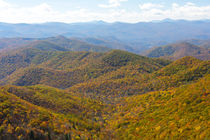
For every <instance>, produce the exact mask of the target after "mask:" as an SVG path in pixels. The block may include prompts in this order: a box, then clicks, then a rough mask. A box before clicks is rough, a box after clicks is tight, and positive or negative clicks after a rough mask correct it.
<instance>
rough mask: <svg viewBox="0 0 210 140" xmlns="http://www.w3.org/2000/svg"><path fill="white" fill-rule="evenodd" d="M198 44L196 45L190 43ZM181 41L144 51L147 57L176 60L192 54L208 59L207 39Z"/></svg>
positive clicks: (209, 55)
mask: <svg viewBox="0 0 210 140" xmlns="http://www.w3.org/2000/svg"><path fill="white" fill-rule="evenodd" d="M188 42H192V43H194V44H198V46H196V45H193V44H190V43H188ZM188 42H182V43H175V44H171V45H166V46H162V47H154V48H152V49H150V50H148V51H147V52H146V56H148V57H162V58H167V59H172V60H176V59H179V58H182V57H184V56H193V57H196V58H198V59H202V60H209V59H210V49H209V47H208V45H209V42H208V41H188Z"/></svg>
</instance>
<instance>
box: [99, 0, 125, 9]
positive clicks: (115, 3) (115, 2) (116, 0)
mask: <svg viewBox="0 0 210 140" xmlns="http://www.w3.org/2000/svg"><path fill="white" fill-rule="evenodd" d="M125 1H128V0H109V1H108V3H109V4H99V7H102V8H113V7H119V6H120V5H121V2H125Z"/></svg>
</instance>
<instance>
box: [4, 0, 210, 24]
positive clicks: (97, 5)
mask: <svg viewBox="0 0 210 140" xmlns="http://www.w3.org/2000/svg"><path fill="white" fill-rule="evenodd" d="M167 18H170V19H175V20H176V19H185V20H201V19H202V20H203V19H210V0H0V22H7V23H44V22H65V23H74V22H89V21H99V20H103V21H105V22H129V23H136V22H142V21H144V22H145V21H146V22H148V21H154V20H163V19H167Z"/></svg>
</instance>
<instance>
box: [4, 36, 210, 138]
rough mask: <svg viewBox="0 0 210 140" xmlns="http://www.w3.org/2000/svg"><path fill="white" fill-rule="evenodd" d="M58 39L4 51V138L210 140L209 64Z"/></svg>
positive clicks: (195, 60) (203, 61)
mask: <svg viewBox="0 0 210 140" xmlns="http://www.w3.org/2000/svg"><path fill="white" fill-rule="evenodd" d="M54 39H58V40H53V39H52V38H49V39H48V40H47V41H46V40H45V41H37V40H36V41H35V42H33V43H32V44H29V45H26V44H25V43H27V42H24V41H22V40H20V42H21V43H22V44H24V45H23V46H22V47H19V48H15V49H14V48H13V47H11V49H10V50H2V51H0V84H1V87H0V140H1V139H2V140H4V139H8V140H14V139H19V140H24V139H31V140H35V139H43V140H54V139H60V140H64V139H65V140H70V139H84V140H85V139H116V140H122V139H133V140H137V139H138V140H139V139H206V140H207V139H210V127H209V126H210V117H209V116H210V113H209V111H210V108H209V106H210V103H209V101H210V94H209V93H210V71H209V70H210V62H209V60H200V59H197V58H195V57H192V56H185V57H182V58H179V59H177V60H175V61H172V59H171V60H167V59H163V58H149V57H145V56H140V55H137V54H133V53H130V52H126V51H122V50H110V49H108V48H104V47H103V46H89V47H88V50H83V51H78V50H77V48H72V47H71V46H78V49H81V47H82V48H87V44H86V45H84V42H80V43H79V44H78V42H77V43H76V44H77V45H74V41H69V40H66V41H63V40H65V38H63V37H59V38H54ZM53 41H54V42H53ZM56 42H60V43H64V44H62V45H58V44H56ZM72 44H73V45H72ZM81 44H83V45H84V46H83V45H81ZM88 45H89V44H88ZM61 46H63V47H61ZM100 47H101V48H100ZM95 49H97V51H96V50H95ZM165 51H167V53H168V52H169V53H170V51H171V50H167V49H164V52H165ZM205 53H206V52H205Z"/></svg>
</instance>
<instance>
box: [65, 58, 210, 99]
mask: <svg viewBox="0 0 210 140" xmlns="http://www.w3.org/2000/svg"><path fill="white" fill-rule="evenodd" d="M148 64H149V63H139V64H138V63H137V64H136V65H134V66H132V65H130V66H129V67H121V68H120V69H118V70H117V71H113V72H109V73H107V74H105V75H102V76H100V77H98V78H96V79H93V80H89V81H87V82H83V83H80V84H76V85H74V86H72V87H71V88H69V90H70V91H72V92H75V93H81V94H83V93H84V94H86V95H93V96H99V97H103V98H104V99H106V98H107V97H108V98H110V99H112V98H114V97H121V96H130V95H135V94H143V93H146V92H149V91H156V90H166V89H169V88H173V87H178V86H180V85H183V84H187V83H190V82H194V81H196V80H197V79H199V78H201V77H203V76H205V75H206V74H208V73H209V69H210V62H209V61H201V60H198V59H196V58H193V57H184V58H182V59H179V60H177V61H174V62H172V63H171V64H169V65H167V66H165V67H163V68H158V69H156V68H152V69H153V70H154V71H153V70H152V71H149V69H148V68H151V67H147V65H148ZM145 70H146V72H145Z"/></svg>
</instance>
